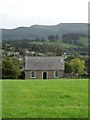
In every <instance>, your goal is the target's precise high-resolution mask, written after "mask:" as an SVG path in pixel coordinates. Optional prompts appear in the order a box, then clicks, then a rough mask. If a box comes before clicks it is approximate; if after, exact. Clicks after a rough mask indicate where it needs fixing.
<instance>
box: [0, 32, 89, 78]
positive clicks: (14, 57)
mask: <svg viewBox="0 0 90 120" xmlns="http://www.w3.org/2000/svg"><path fill="white" fill-rule="evenodd" d="M5 39H6V38H5ZM84 39H85V40H86V42H87V39H88V38H87V35H85V34H80V33H77V34H76V33H69V34H63V35H62V37H60V36H59V35H58V34H56V35H53V34H51V35H48V36H47V38H34V39H21V40H19V39H17V40H3V41H2V50H1V53H2V59H3V61H2V78H3V79H7V78H9V79H10V78H11V79H12V78H13V79H15V78H18V79H25V78H27V77H25V69H26V68H25V65H26V61H25V59H26V57H28V58H29V57H30V58H32V57H36V59H37V57H39V58H41V59H42V57H43V58H45V59H46V58H48V59H50V57H53V58H55V57H56V58H57V57H62V58H63V62H64V63H63V64H64V69H63V70H64V73H63V76H62V75H59V76H60V77H61V76H62V77H65V78H78V77H82V78H83V77H84V78H87V77H88V59H89V58H88V46H87V45H88V44H86V43H85V44H84V43H83V42H82V41H84ZM6 60H7V63H5V62H6ZM47 61H48V60H47ZM72 61H74V64H75V65H73V67H74V66H77V65H76V64H77V62H80V64H81V68H82V70H81V71H80V70H79V65H78V67H77V68H76V67H75V68H72V67H71V65H70V64H72ZM9 62H10V63H9ZM38 63H40V61H38V62H37V63H36V64H38ZM8 64H11V65H12V70H11V69H10V70H11V71H8V70H9V69H8V67H11V66H8ZM31 64H32V63H31ZM40 64H41V63H40ZM46 64H47V66H49V64H50V63H48V62H47V63H46ZM53 64H56V63H53ZM13 65H16V66H17V67H16V68H17V70H16V71H14V69H13V68H14V67H15V66H13ZM29 66H30V64H29ZM44 66H45V65H44ZM82 66H84V67H82ZM59 67H60V66H59ZM7 69H8V70H7ZM73 69H75V70H73ZM52 70H53V71H56V69H52ZM43 71H48V69H47V70H45V69H43ZM12 73H13V74H15V76H14V75H13V76H12ZM41 76H42V75H41ZM52 76H53V77H52V78H54V73H53V75H52ZM59 76H58V77H57V78H59ZM31 78H32V77H31ZM40 78H42V77H40ZM50 78H51V77H50Z"/></svg>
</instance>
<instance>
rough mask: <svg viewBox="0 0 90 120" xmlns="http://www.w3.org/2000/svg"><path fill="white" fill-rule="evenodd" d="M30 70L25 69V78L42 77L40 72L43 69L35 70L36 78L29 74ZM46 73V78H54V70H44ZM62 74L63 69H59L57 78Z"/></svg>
mask: <svg viewBox="0 0 90 120" xmlns="http://www.w3.org/2000/svg"><path fill="white" fill-rule="evenodd" d="M30 72H31V71H25V79H42V74H43V72H44V71H40V70H37V71H35V72H36V78H31V75H30ZM45 72H47V73H48V79H54V71H53V70H51V71H45ZM63 76H64V71H63V70H62V71H59V78H62V77H63Z"/></svg>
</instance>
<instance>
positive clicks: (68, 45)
mask: <svg viewBox="0 0 90 120" xmlns="http://www.w3.org/2000/svg"><path fill="white" fill-rule="evenodd" d="M30 43H32V44H38V45H43V44H44V43H45V44H48V45H58V46H59V47H62V48H70V47H72V45H71V44H68V43H65V42H63V41H62V40H58V41H53V42H49V41H47V42H40V41H39V42H30Z"/></svg>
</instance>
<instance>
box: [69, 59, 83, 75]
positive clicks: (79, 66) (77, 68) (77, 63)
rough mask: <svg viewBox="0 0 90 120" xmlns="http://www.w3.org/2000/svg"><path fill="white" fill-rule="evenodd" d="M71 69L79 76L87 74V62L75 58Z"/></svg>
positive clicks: (71, 63)
mask: <svg viewBox="0 0 90 120" xmlns="http://www.w3.org/2000/svg"><path fill="white" fill-rule="evenodd" d="M70 68H71V71H72V73H75V74H78V75H79V76H81V75H83V74H85V61H84V60H81V59H80V58H74V59H73V60H71V62H70Z"/></svg>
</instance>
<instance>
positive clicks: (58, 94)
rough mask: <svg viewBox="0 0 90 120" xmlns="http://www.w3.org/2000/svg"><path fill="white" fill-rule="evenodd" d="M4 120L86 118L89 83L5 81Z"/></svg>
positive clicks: (82, 81)
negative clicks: (13, 119) (22, 119)
mask: <svg viewBox="0 0 90 120" xmlns="http://www.w3.org/2000/svg"><path fill="white" fill-rule="evenodd" d="M2 97H3V118H71V117H72V118H77V117H80V118H83V117H87V115H88V81H87V80H63V79H62V80H43V81H42V80H29V81H28V80H24V81H23V80H22V81H20V80H17V81H15V80H13V81H11V80H4V81H3V96H2Z"/></svg>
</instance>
